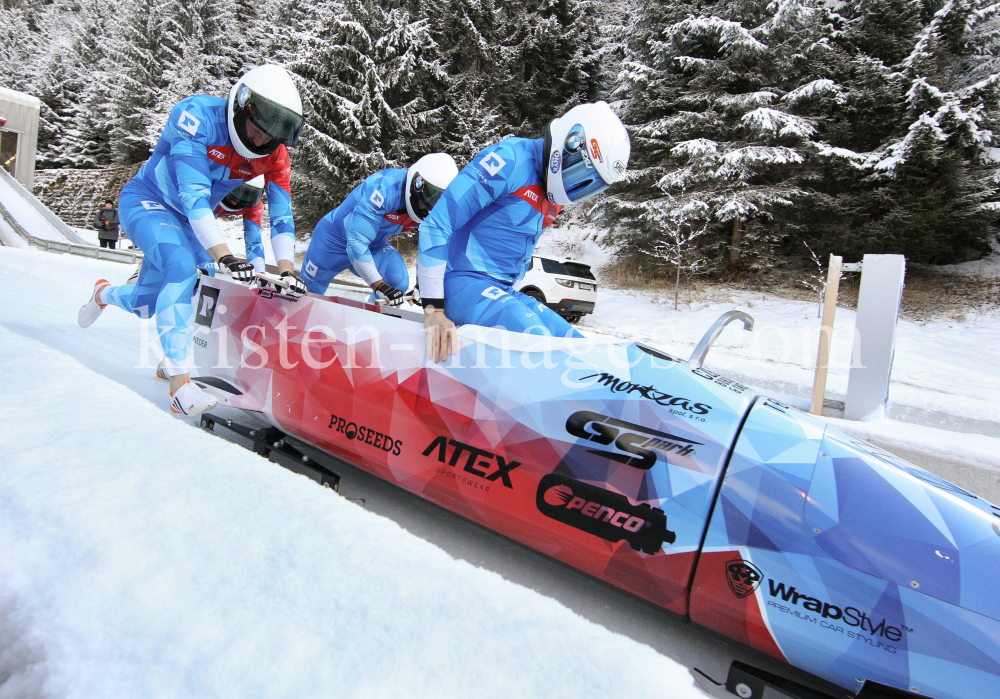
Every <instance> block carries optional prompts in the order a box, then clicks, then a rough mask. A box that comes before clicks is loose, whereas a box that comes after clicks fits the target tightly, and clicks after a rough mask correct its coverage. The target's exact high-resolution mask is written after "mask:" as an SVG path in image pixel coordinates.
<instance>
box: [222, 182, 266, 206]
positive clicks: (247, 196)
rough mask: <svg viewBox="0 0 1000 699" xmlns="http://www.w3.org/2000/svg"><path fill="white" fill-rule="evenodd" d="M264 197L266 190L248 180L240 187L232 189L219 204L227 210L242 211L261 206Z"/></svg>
mask: <svg viewBox="0 0 1000 699" xmlns="http://www.w3.org/2000/svg"><path fill="white" fill-rule="evenodd" d="M263 197H264V190H263V189H262V188H260V187H254V186H253V185H252V184H250V183H248V182H244V183H243V184H241V185H240V186H239V187H237V188H236V189H234V190H233V191H231V192H230V193H229V194H227V195H226V196H224V197H223V198H222V201H220V202H219V206H221V207H222V208H223V209H226V210H227V211H240V210H241V209H256V208H257V207H258V206H260V202H261V199H263Z"/></svg>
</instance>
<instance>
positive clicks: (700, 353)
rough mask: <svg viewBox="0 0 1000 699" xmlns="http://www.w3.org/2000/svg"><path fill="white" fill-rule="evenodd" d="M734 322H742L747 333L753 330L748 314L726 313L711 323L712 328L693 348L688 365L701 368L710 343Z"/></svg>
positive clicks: (710, 346) (738, 312) (751, 320)
mask: <svg viewBox="0 0 1000 699" xmlns="http://www.w3.org/2000/svg"><path fill="white" fill-rule="evenodd" d="M734 320H741V321H743V329H744V330H746V331H747V332H750V331H751V330H753V316H751V315H750V314H749V313H744V312H743V311H726V312H725V313H723V314H722V315H721V316H719V319H718V320H717V321H715V322H714V323H712V327H710V328H709V329H708V332H706V333H705V334H704V335H702V336H701V341H700V342H699V343H698V346H697V347H695V348H694V352H692V353H691V358H690V359H689V360H688V363H689V364H690V365H691V366H692V367H694V368H695V369H699V368H701V365H702V364H703V363H704V362H705V357H706V356H708V350H710V349H712V343H714V342H715V340H716V338H717V337H719V335H720V334H722V331H723V330H724V329H725V327H726V326H727V325H729V324H730V323H732V322H733V321H734Z"/></svg>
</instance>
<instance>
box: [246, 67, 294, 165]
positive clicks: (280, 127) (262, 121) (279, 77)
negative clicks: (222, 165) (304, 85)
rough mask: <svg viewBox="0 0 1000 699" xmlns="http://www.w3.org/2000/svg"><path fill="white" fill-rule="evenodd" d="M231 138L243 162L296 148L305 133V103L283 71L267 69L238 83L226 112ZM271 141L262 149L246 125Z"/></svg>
mask: <svg viewBox="0 0 1000 699" xmlns="http://www.w3.org/2000/svg"><path fill="white" fill-rule="evenodd" d="M226 115H227V117H228V122H229V138H230V140H231V141H232V142H233V147H234V148H236V152H237V153H239V154H240V155H242V156H243V157H244V158H260V157H262V156H265V155H270V154H271V153H273V152H274V151H275V150H277V149H278V146H279V145H280V144H282V143H284V144H285V145H286V146H294V145H295V142H296V141H297V140H298V138H299V134H300V133H302V125H303V124H305V119H304V118H303V117H302V100H301V99H299V91H298V90H296V89H295V83H293V82H292V77H291V76H290V75H289V74H288V73H287V72H286V71H285V69H284V68H281V67H279V66H275V65H264V66H260V67H259V68H254V69H253V70H251V71H250V72H249V73H247V74H246V75H244V76H243V77H242V78H240V79H239V80H237V81H236V84H235V85H233V89H232V90H230V91H229V105H228V107H227V109H226ZM248 121H249V122H251V123H252V124H253V125H254V126H255V127H256V128H257V129H259V130H260V131H263V132H264V133H265V134H267V135H268V136H270V137H271V140H270V141H268V142H267V143H265V144H264V145H263V146H257V145H254V143H253V141H252V140H250V138H249V136H247V122H248Z"/></svg>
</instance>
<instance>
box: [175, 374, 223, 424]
mask: <svg viewBox="0 0 1000 699" xmlns="http://www.w3.org/2000/svg"><path fill="white" fill-rule="evenodd" d="M218 402H219V400H218V399H217V398H216V397H215V396H213V395H210V394H208V393H205V392H204V391H203V390H201V389H200V388H198V386H196V385H195V384H193V383H191V380H190V379H188V380H187V381H185V382H184V383H183V384H181V387H180V388H178V389H177V390H176V391H174V392H173V393H171V394H170V410H172V411H173V412H174V413H177V414H178V415H197V414H198V413H203V412H205V411H206V410H211V409H212V408H214V407H215V406H216V405H217V404H218Z"/></svg>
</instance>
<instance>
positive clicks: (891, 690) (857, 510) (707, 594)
mask: <svg viewBox="0 0 1000 699" xmlns="http://www.w3.org/2000/svg"><path fill="white" fill-rule="evenodd" d="M195 313H196V317H195V323H196V325H195V327H196V332H195V363H196V365H197V366H198V367H199V369H198V370H197V371H196V372H195V373H196V374H198V373H200V374H201V376H200V377H199V378H197V379H196V380H197V381H199V382H200V383H202V384H203V385H205V386H207V387H208V388H209V389H210V390H212V391H213V392H214V393H215V394H216V395H217V396H218V397H219V398H220V401H221V402H222V403H224V404H225V405H228V406H231V407H234V408H239V409H242V410H247V411H253V412H255V413H257V414H259V415H260V416H261V418H262V419H263V420H265V421H266V422H268V423H270V424H271V425H272V426H273V427H274V428H277V429H278V430H280V431H281V432H283V433H285V434H287V435H290V436H292V437H294V438H296V439H298V440H301V441H303V442H306V443H308V444H310V445H313V446H314V447H315V448H317V449H320V450H322V451H323V452H326V453H328V454H331V455H333V456H334V457H336V458H338V459H342V460H343V461H346V462H348V463H350V464H352V465H354V466H357V467H359V468H361V469H364V470H365V471H368V472H370V473H372V474H374V475H376V476H378V477H380V478H382V479H384V480H386V481H389V482H391V483H394V484H396V485H398V486H399V487H401V488H404V489H406V490H407V491H410V492H411V493H415V494H416V495H418V496H420V497H422V498H425V499H427V500H429V501H431V502H434V503H436V504H438V505H440V506H442V507H444V508H447V509H448V510H451V511H452V512H455V513H457V514H459V515H461V516H463V517H466V518H468V519H469V520H472V521H474V522H477V523H479V524H481V525H483V526H485V527H488V528H490V529H491V530H494V531H496V532H498V533H500V534H502V535H504V536H507V537H509V538H511V539H514V540H515V541H518V542H521V543H522V544H524V545H527V546H529V547H531V548H533V549H535V550H537V551H540V552H542V553H544V554H547V555H548V556H551V557H553V558H556V559H558V560H560V561H562V562H564V563H566V564H568V565H570V566H572V567H574V568H577V569H579V570H581V571H585V572H587V573H589V574H590V575H593V576H595V577H597V578H599V579H601V580H604V581H606V582H608V583H610V584H611V585H614V586H616V587H618V588H621V589H622V590H626V591H628V592H629V593H632V594H634V595H637V596H639V597H641V598H643V599H645V600H648V601H649V602H651V603H653V604H655V605H659V606H660V607H663V608H665V609H667V610H670V611H671V612H674V613H676V614H678V615H681V616H683V617H686V618H688V619H690V620H691V621H692V622H694V623H697V624H700V625H703V626H705V627H708V628H710V629H713V630H715V631H717V632H720V633H722V634H724V635H726V636H728V637H730V638H732V639H735V640H736V641H739V642H741V643H744V644H747V645H749V646H751V647H753V648H756V649H758V650H760V651H763V652H764V653H767V654H769V655H771V656H773V657H775V658H778V659H780V660H782V661H785V662H787V663H789V664H791V665H793V666H795V667H797V668H800V669H801V670H804V671H806V672H807V673H810V674H812V675H815V676H817V677H820V678H822V679H824V680H826V681H828V682H830V683H833V684H834V685H837V686H839V687H841V688H843V689H844V690H845V692H844V693H843V694H841V695H840V696H850V695H857V696H861V697H909V696H920V697H936V698H937V699H969V698H970V697H988V696H998V695H1000V689H998V686H1000V685H998V682H1000V592H998V590H997V589H996V580H997V577H998V575H1000V509H998V508H996V507H994V506H993V505H991V504H990V503H988V502H986V501H985V500H983V499H982V498H979V497H977V496H976V495H974V494H973V493H970V492H968V491H966V490H964V489H962V488H960V487H958V486H956V485H953V484H951V483H949V482H947V481H945V480H943V479H941V478H939V477H937V476H935V475H933V474H932V473H929V472H928V471H925V470H923V469H921V468H918V467H916V466H914V465H912V464H910V463H908V462H906V461H904V460H902V459H900V458H898V457H896V456H894V455H892V454H889V453H887V452H885V451H883V450H882V449H878V448H876V447H874V446H872V445H871V444H868V443H866V442H863V441H861V440H859V439H856V438H854V437H852V436H850V435H848V434H846V433H844V432H842V431H840V430H838V429H836V428H834V427H833V426H830V425H828V424H827V423H825V422H823V421H822V420H820V419H818V418H816V417H814V416H811V415H807V414H805V413H802V412H799V411H798V410H795V409H793V408H790V407H789V406H787V405H785V404H783V403H781V402H779V401H777V400H775V399H773V398H769V397H767V396H764V395H760V394H758V393H756V392H755V391H754V390H752V389H750V388H748V387H747V386H743V385H741V384H739V383H737V382H735V381H732V380H730V379H728V378H726V377H725V376H722V375H720V374H718V373H715V372H712V371H708V370H707V369H705V368H704V367H702V366H701V360H700V358H699V359H698V360H697V361H694V360H692V361H684V360H681V359H678V358H676V357H672V356H670V355H668V354H665V353H663V352H661V351H658V350H655V349H652V348H649V347H646V346H644V345H642V344H639V343H635V342H628V341H623V340H616V339H593V338H588V339H568V338H552V337H543V336H539V335H529V334H520V333H509V332H506V331H503V330H500V329H487V328H481V327H475V326H465V327H463V328H461V329H460V341H459V344H460V348H459V351H458V352H457V353H456V354H455V355H454V356H453V357H451V358H450V359H449V361H447V362H445V363H441V364H436V363H434V362H428V360H427V356H426V340H425V335H424V332H423V325H422V317H421V316H420V315H418V314H416V313H413V312H407V311H400V310H395V309H390V308H387V307H379V306H371V305H367V304H365V303H363V302H359V301H353V300H350V299H345V298H338V297H324V296H317V295H312V294H309V295H307V296H301V297H296V296H292V295H288V294H284V293H279V291H278V290H276V289H274V288H268V287H264V288H252V287H248V286H245V285H241V284H237V283H235V282H232V281H230V280H227V279H223V278H203V279H202V283H201V286H200V289H199V292H198V297H197V299H196V309H195ZM745 320H746V321H748V322H749V319H748V318H746V319H745ZM718 329H719V328H718V327H717V328H716V330H715V334H716V335H717V334H718ZM711 339H712V338H707V339H706V340H705V341H703V343H702V344H703V347H701V348H699V349H700V351H701V353H700V355H699V357H704V352H705V351H707V346H709V345H710V342H711ZM706 343H707V344H706ZM696 353H697V351H696ZM736 665H738V664H734V666H733V667H732V668H731V669H730V676H729V679H728V680H726V681H725V683H724V685H721V686H720V691H721V692H726V691H728V692H729V693H731V694H734V695H737V696H740V697H742V698H743V699H751V698H753V697H763V696H779V697H780V696H802V697H805V696H820V695H817V694H815V693H813V694H809V693H808V692H809V691H811V690H807V689H801V692H800V691H799V690H797V689H795V688H794V685H793V684H792V683H789V682H784V683H782V681H780V678H776V677H773V676H769V675H768V674H767V673H766V672H763V671H761V672H754V669H753V668H749V669H748V668H747V667H743V666H741V667H736ZM769 691H770V692H771V694H767V692H769Z"/></svg>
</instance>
